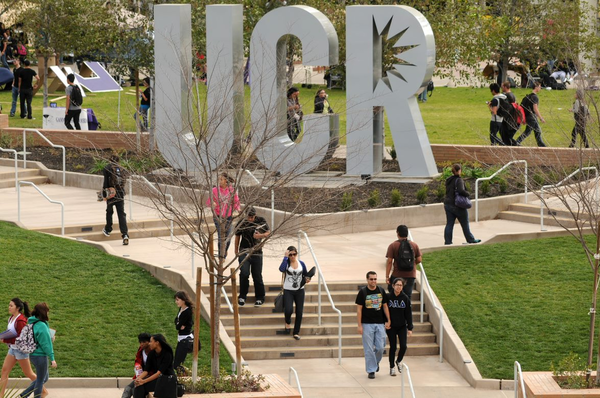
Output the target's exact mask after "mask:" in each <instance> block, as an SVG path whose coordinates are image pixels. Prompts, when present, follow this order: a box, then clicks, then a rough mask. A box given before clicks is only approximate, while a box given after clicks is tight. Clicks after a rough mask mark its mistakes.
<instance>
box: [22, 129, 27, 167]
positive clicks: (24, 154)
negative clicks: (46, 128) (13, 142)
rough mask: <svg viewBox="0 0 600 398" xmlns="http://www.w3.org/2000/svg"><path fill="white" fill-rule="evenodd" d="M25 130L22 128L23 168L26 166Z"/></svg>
mask: <svg viewBox="0 0 600 398" xmlns="http://www.w3.org/2000/svg"><path fill="white" fill-rule="evenodd" d="M26 135H27V131H26V130H23V168H24V169H26V168H27V137H26Z"/></svg>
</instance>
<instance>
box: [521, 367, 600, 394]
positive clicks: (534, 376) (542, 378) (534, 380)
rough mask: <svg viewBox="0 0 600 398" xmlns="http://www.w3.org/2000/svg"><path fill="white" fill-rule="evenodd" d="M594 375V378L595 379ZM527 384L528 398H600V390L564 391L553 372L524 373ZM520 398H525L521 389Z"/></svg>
mask: <svg viewBox="0 0 600 398" xmlns="http://www.w3.org/2000/svg"><path fill="white" fill-rule="evenodd" d="M595 376H596V375H595V374H592V377H595ZM523 381H524V382H525V393H526V394H527V398H536V397H543V398H563V397H565V398H566V397H568V398H580V397H581V398H600V389H598V388H596V389H581V390H569V389H562V388H561V387H560V386H559V385H558V383H557V382H556V380H554V375H553V374H552V372H523ZM519 398H523V394H521V388H520V387H519Z"/></svg>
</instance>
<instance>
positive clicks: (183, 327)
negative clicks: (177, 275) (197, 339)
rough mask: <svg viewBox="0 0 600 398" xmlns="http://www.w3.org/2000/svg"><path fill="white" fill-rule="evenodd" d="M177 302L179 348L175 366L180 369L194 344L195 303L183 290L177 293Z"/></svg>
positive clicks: (176, 322) (176, 321)
mask: <svg viewBox="0 0 600 398" xmlns="http://www.w3.org/2000/svg"><path fill="white" fill-rule="evenodd" d="M175 304H177V307H179V312H178V313H177V316H176V317H175V328H176V329H177V348H175V360H174V362H173V366H174V367H175V369H179V368H180V367H181V366H182V364H183V363H184V362H185V358H186V357H187V354H188V352H189V348H190V346H192V344H194V332H193V330H192V328H193V327H194V304H193V303H192V300H191V299H190V297H189V296H188V294H187V293H186V292H184V291H183V290H180V291H178V292H177V293H175ZM192 347H193V346H192Z"/></svg>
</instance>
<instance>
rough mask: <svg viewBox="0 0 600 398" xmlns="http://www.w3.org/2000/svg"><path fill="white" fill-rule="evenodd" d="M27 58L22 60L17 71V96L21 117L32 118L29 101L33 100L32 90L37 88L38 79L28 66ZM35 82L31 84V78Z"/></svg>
mask: <svg viewBox="0 0 600 398" xmlns="http://www.w3.org/2000/svg"><path fill="white" fill-rule="evenodd" d="M29 65H30V62H29V60H28V59H26V60H25V61H23V69H22V70H21V72H20V73H19V97H20V102H21V119H25V118H27V119H29V120H31V119H33V111H32V109H31V101H32V100H33V90H35V89H37V83H38V82H39V81H40V78H39V77H38V75H37V73H36V72H35V71H34V70H33V69H31V68H30V67H29ZM34 78H35V79H36V84H35V85H34V84H33V79H34Z"/></svg>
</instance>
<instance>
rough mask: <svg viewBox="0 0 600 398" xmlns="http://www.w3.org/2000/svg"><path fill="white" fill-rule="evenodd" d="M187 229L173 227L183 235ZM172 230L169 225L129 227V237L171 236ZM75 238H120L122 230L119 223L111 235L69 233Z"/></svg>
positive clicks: (98, 239)
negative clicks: (140, 227)
mask: <svg viewBox="0 0 600 398" xmlns="http://www.w3.org/2000/svg"><path fill="white" fill-rule="evenodd" d="M184 232H185V231H184V230H183V229H181V228H177V227H175V228H173V234H174V235H181V234H183V233H184ZM170 235H171V230H170V229H169V228H168V227H162V228H160V227H156V228H146V229H131V228H129V238H131V239H142V238H158V237H161V236H170ZM69 236H71V237H73V238H81V239H85V240H91V241H94V242H99V241H103V240H120V239H121V232H120V231H119V226H118V224H115V225H113V231H112V233H111V234H110V236H104V234H103V233H102V232H82V233H78V234H69Z"/></svg>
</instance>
